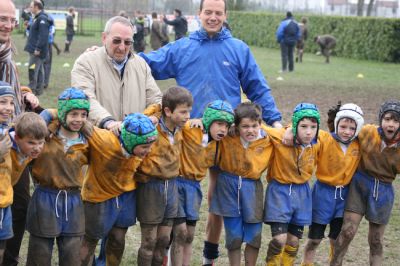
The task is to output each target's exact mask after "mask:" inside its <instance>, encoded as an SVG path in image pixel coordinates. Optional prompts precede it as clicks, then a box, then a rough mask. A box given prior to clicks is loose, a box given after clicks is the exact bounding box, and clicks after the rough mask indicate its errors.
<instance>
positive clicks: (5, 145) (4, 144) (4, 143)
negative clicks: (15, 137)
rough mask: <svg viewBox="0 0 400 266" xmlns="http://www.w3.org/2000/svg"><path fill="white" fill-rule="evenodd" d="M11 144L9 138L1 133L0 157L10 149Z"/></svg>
mask: <svg viewBox="0 0 400 266" xmlns="http://www.w3.org/2000/svg"><path fill="white" fill-rule="evenodd" d="M11 146H12V142H11V139H10V138H9V137H8V136H7V135H3V136H2V137H1V139H0V159H3V158H4V156H5V155H6V154H7V153H8V152H9V151H10V149H11Z"/></svg>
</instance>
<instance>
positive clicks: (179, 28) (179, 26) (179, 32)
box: [164, 16, 187, 40]
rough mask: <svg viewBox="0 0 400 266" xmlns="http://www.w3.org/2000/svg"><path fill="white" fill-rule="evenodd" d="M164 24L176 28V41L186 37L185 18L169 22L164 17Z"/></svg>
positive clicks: (181, 17) (180, 17) (177, 18)
mask: <svg viewBox="0 0 400 266" xmlns="http://www.w3.org/2000/svg"><path fill="white" fill-rule="evenodd" d="M164 22H165V23H166V24H168V25H172V26H174V31H175V40H178V39H180V38H182V37H185V36H186V32H187V20H186V18H184V17H183V16H178V17H176V18H175V19H174V20H168V19H166V18H165V17H164Z"/></svg>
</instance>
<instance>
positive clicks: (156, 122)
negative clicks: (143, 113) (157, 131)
mask: <svg viewBox="0 0 400 266" xmlns="http://www.w3.org/2000/svg"><path fill="white" fill-rule="evenodd" d="M149 118H150V120H151V123H153V125H155V126H157V125H158V118H157V117H156V116H154V115H151V116H149Z"/></svg>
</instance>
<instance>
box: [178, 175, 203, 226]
mask: <svg viewBox="0 0 400 266" xmlns="http://www.w3.org/2000/svg"><path fill="white" fill-rule="evenodd" d="M176 186H177V187H178V194H179V208H178V216H177V217H178V218H183V217H185V218H186V220H188V221H197V220H199V211H200V206H201V201H202V199H203V193H202V192H201V188H200V182H198V181H196V180H189V179H185V178H183V177H178V178H177V179H176Z"/></svg>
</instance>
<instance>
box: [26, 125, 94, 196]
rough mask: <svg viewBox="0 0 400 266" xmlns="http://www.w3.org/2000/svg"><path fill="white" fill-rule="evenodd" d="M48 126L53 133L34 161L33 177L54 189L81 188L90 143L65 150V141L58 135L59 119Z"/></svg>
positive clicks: (78, 144)
mask: <svg viewBox="0 0 400 266" xmlns="http://www.w3.org/2000/svg"><path fill="white" fill-rule="evenodd" d="M48 128H49V131H50V132H51V135H50V137H49V139H48V140H47V141H46V143H45V145H44V148H43V151H42V153H41V154H40V155H39V157H38V158H36V159H35V160H34V162H33V166H32V177H33V179H34V180H35V182H36V183H38V184H39V185H41V186H43V187H48V188H53V189H76V188H81V187H82V184H83V176H84V170H83V167H84V166H85V165H87V164H88V143H87V142H86V143H77V144H74V145H72V146H70V147H69V148H68V149H67V150H65V143H64V141H63V140H62V139H61V138H60V137H58V136H57V130H58V128H59V123H58V121H53V122H52V123H51V124H50V125H49V126H48Z"/></svg>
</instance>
